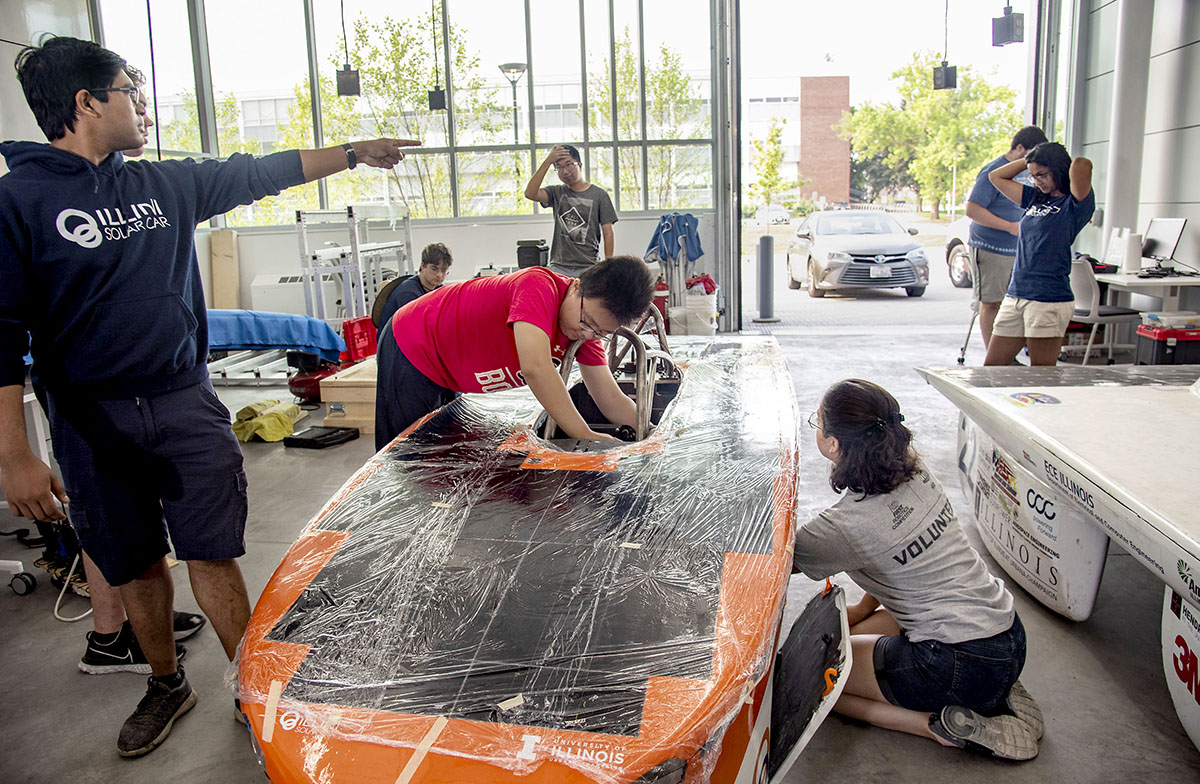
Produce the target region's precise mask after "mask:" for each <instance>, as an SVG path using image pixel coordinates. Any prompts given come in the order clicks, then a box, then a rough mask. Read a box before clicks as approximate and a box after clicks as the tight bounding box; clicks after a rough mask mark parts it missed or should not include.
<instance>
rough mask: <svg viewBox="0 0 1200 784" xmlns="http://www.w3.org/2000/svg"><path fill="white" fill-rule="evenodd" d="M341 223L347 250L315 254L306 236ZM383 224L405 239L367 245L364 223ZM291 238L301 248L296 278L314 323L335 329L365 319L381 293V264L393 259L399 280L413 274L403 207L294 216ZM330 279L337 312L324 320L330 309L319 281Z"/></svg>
mask: <svg viewBox="0 0 1200 784" xmlns="http://www.w3.org/2000/svg"><path fill="white" fill-rule="evenodd" d="M343 220H344V221H345V222H346V229H347V231H348V233H349V235H350V244H349V245H348V246H347V245H342V246H335V247H331V248H321V249H319V250H314V249H313V248H312V247H311V245H310V242H309V236H308V230H309V227H311V226H313V225H319V224H324V223H336V222H339V221H343ZM371 220H387V221H390V222H392V223H393V224H395V223H397V222H398V223H400V224H401V230H402V231H403V233H404V239H402V240H393V241H390V242H374V243H373V242H371V241H370V228H369V225H368V222H369V221H371ZM296 234H297V239H298V240H299V245H300V277H301V281H302V282H303V284H304V307H305V310H306V311H307V313H308V315H310V316H312V317H313V318H318V319H321V320H322V321H325V322H328V323H331V324H333V325H335V326H337V325H340V324H341V322H342V321H343V320H345V319H352V318H359V317H361V316H369V315H370V313H371V306H372V305H373V304H374V302H375V297H376V296H377V295H378V293H379V290H380V289H381V288H382V287H383V284H384V278H383V260H384V259H385V258H389V257H395V258H396V260H397V264H398V271H399V272H400V273H401V274H406V275H411V274H413V272H414V270H413V241H412V221H411V218H410V215H409V211H408V207H406V206H402V205H361V204H360V205H353V204H352V205H350V206H348V207H346V208H345V209H344V210H296ZM328 275H335V276H337V277H338V279H339V280H340V281H341V290H342V303H343V307H342V312H341V313H340V314H339V313H335V314H334V315H333V316H330V315H329V303H326V302H325V293H324V290H323V288H322V286H321V285H320V280H321V279H322V278H324V277H326V276H328Z"/></svg>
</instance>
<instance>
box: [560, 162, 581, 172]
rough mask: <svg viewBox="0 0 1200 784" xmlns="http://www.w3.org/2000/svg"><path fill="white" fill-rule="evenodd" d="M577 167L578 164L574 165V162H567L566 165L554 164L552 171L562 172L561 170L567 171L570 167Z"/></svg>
mask: <svg viewBox="0 0 1200 784" xmlns="http://www.w3.org/2000/svg"><path fill="white" fill-rule="evenodd" d="M578 165H579V164H578V163H576V162H575V161H568V162H567V163H556V164H554V171H562V170H563V169H569V168H571V167H572V166H578Z"/></svg>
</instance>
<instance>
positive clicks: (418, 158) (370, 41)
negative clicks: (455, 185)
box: [297, 0, 454, 218]
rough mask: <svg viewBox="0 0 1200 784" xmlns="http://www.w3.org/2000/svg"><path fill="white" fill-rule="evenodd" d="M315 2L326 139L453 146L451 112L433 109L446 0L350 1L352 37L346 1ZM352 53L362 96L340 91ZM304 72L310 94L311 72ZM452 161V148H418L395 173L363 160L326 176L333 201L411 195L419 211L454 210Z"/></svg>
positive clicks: (440, 74)
mask: <svg viewBox="0 0 1200 784" xmlns="http://www.w3.org/2000/svg"><path fill="white" fill-rule="evenodd" d="M313 5H314V11H315V30H316V38H317V70H318V72H319V76H318V84H319V86H320V98H321V125H322V131H323V134H324V142H325V144H326V145H327V146H328V145H334V144H343V143H345V142H349V141H356V140H362V139H373V138H377V137H380V136H386V137H393V138H401V139H417V140H420V141H421V142H422V144H423V145H424V146H425V147H427V148H437V147H446V146H448V145H449V143H450V137H449V133H448V125H447V112H446V111H444V110H442V111H435V110H431V109H430V108H429V91H430V90H433V89H434V88H435V87H437V86H440V87H442V88H443V89H445V87H446V72H445V67H444V61H443V59H442V55H441V51H442V43H443V38H442V16H441V5H440V4H433V5H428V4H427V5H420V4H418V5H416V6H415V7H413V6H412V5H411V4H397V3H394V2H388V1H386V0H346V2H345V30H346V37H345V38H343V36H342V17H341V13H340V8H339V4H338V3H332V2H317V3H314V4H313ZM297 15H298V16H299V14H297ZM347 53H348V54H349V62H350V67H351V68H353V69H355V70H357V71H358V74H359V87H360V94H359V95H357V96H353V95H351V96H339V95H338V94H337V82H336V78H337V71H339V70H341V69H342V68H343V67H344V65H345V63H346V60H347ZM301 76H303V77H304V78H303V82H302V84H303V89H304V91H305V92H307V91H308V89H309V88H308V79H307V71H306V72H305V74H302V75H301ZM449 161H450V158H449V156H448V155H444V154H436V155H429V154H424V153H413V154H409V155H408V156H407V157H406V158H405V160H404V161H402V162H401V163H400V164H399V165H398V166H397V167H396V168H395V170H394V171H393V172H389V171H385V170H382V169H374V168H371V167H368V166H359V167H358V168H357V169H355V170H354V171H352V172H343V173H342V174H339V175H337V176H336V177H330V178H329V179H328V180H326V183H327V187H328V189H329V206H330V207H332V208H335V209H336V208H339V207H341V206H343V205H345V204H363V203H381V202H384V201H385V200H387V199H389V198H390V199H392V200H399V199H401V193H403V196H404V199H405V200H407V203H408V206H409V207H410V209H411V210H412V214H413V216H414V217H426V218H441V217H449V216H452V215H453V214H454V213H453V201H452V196H451V189H450V165H449Z"/></svg>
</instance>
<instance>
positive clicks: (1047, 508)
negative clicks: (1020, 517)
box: [1025, 490, 1057, 520]
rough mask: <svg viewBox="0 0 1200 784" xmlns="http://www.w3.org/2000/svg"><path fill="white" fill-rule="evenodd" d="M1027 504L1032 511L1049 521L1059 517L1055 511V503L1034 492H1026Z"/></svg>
mask: <svg viewBox="0 0 1200 784" xmlns="http://www.w3.org/2000/svg"><path fill="white" fill-rule="evenodd" d="M1025 503H1027V504H1029V508H1030V509H1032V510H1033V511H1035V512H1037V513H1038V514H1040V515H1041V516H1042V517H1045V518H1046V519H1047V520H1053V519H1054V518H1055V517H1056V516H1057V513H1056V512H1055V511H1054V502H1053V501H1051V500H1049V499H1047V498H1043V497H1042V496H1041V494H1039V493H1035V492H1033V491H1032V490H1027V491H1025Z"/></svg>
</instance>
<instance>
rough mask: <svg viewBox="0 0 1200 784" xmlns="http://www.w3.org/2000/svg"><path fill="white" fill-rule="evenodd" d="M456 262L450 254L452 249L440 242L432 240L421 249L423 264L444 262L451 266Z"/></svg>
mask: <svg viewBox="0 0 1200 784" xmlns="http://www.w3.org/2000/svg"><path fill="white" fill-rule="evenodd" d="M453 263H454V257H453V256H451V255H450V249H449V248H447V247H446V246H445V245H443V244H442V243H440V242H431V243H429V244H428V245H426V246H425V249H424V250H422V251H421V266H422V267H424V266H427V265H429V264H439V265H440V264H444V265H446V266H447V267H449V266H450V265H451V264H453Z"/></svg>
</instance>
